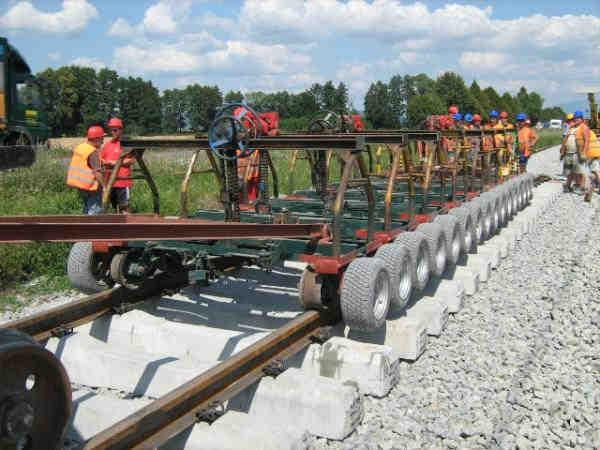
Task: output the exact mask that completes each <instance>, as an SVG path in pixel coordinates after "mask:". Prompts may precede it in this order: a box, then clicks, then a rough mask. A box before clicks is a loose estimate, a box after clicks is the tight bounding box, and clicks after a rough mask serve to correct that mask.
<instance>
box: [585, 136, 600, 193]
mask: <svg viewBox="0 0 600 450" xmlns="http://www.w3.org/2000/svg"><path fill="white" fill-rule="evenodd" d="M585 156H586V159H587V168H588V171H589V177H590V180H589V181H590V183H589V189H588V193H587V198H588V199H589V200H591V196H592V192H593V189H594V187H597V188H599V189H600V139H598V136H597V135H596V133H594V131H593V130H590V143H589V147H588V151H587V153H586V155H585ZM599 193H600V192H599ZM589 200H588V201H589Z"/></svg>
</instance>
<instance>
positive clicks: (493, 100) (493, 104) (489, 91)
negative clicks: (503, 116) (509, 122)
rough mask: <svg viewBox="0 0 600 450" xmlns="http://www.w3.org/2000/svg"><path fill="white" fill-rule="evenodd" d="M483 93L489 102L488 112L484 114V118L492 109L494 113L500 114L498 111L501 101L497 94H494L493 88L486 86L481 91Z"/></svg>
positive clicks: (500, 107)
mask: <svg viewBox="0 0 600 450" xmlns="http://www.w3.org/2000/svg"><path fill="white" fill-rule="evenodd" d="M483 93H484V94H485V96H486V97H487V99H488V102H489V103H488V104H489V107H488V108H489V110H488V111H486V112H485V113H486V116H487V114H488V113H489V112H490V111H491V110H492V109H495V110H496V111H498V112H500V110H501V109H502V105H501V103H502V100H501V98H500V95H499V94H498V92H496V90H495V89H494V88H493V87H491V86H488V87H486V88H485V89H484V90H483Z"/></svg>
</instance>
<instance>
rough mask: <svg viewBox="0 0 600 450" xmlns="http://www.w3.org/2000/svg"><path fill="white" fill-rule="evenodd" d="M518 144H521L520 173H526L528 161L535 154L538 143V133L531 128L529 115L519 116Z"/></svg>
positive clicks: (520, 114) (522, 114) (521, 114)
mask: <svg viewBox="0 0 600 450" xmlns="http://www.w3.org/2000/svg"><path fill="white" fill-rule="evenodd" d="M517 128H518V129H519V133H518V142H519V172H520V173H523V172H525V170H526V168H527V161H528V160H529V157H530V156H531V155H532V154H533V147H534V146H535V144H536V143H537V141H538V139H539V138H538V135H537V133H536V132H535V131H534V130H533V128H531V121H530V120H529V119H528V118H527V114H525V113H519V114H517Z"/></svg>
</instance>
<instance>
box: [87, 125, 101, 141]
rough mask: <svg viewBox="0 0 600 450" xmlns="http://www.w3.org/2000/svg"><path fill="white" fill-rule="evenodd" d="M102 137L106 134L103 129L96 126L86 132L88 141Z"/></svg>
mask: <svg viewBox="0 0 600 450" xmlns="http://www.w3.org/2000/svg"><path fill="white" fill-rule="evenodd" d="M104 136H106V133H104V128H102V127H100V126H98V125H94V126H91V127H89V128H88V130H87V137H88V139H97V138H101V137H104Z"/></svg>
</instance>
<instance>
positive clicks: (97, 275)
mask: <svg viewBox="0 0 600 450" xmlns="http://www.w3.org/2000/svg"><path fill="white" fill-rule="evenodd" d="M105 258H106V256H105V255H99V254H96V253H94V250H93V249H92V243H91V242H76V243H75V244H73V246H72V247H71V251H70V252H69V259H68V260H67V275H68V276H69V281H70V282H71V285H72V286H73V287H74V288H76V289H79V290H80V291H81V292H84V293H86V294H95V293H96V292H100V291H103V290H105V289H107V288H109V287H110V286H109V284H108V283H106V281H105V279H106V278H105V274H106V273H108V271H109V270H110V267H108V265H107V264H106V261H105Z"/></svg>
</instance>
